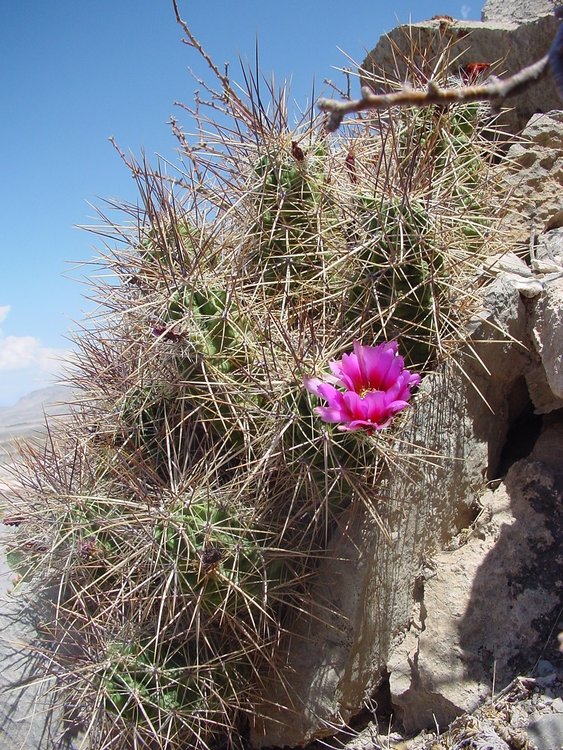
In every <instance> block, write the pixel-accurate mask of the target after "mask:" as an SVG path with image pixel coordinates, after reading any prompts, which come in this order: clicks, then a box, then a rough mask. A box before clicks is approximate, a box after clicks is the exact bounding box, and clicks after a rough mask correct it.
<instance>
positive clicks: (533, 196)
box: [503, 110, 563, 246]
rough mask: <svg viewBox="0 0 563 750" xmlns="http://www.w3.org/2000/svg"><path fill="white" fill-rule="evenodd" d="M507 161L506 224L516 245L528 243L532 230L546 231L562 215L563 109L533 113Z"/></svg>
mask: <svg viewBox="0 0 563 750" xmlns="http://www.w3.org/2000/svg"><path fill="white" fill-rule="evenodd" d="M504 164H505V165H507V168H505V169H503V177H504V181H505V185H506V191H507V193H508V194H509V199H508V202H507V205H506V208H507V216H506V219H505V220H504V225H505V227H506V229H507V232H508V233H509V234H510V235H511V237H512V241H513V242H514V243H515V244H520V245H522V246H527V244H528V241H529V237H530V232H532V231H533V232H536V233H538V232H543V231H544V230H545V229H546V228H547V227H548V226H550V222H553V221H554V220H555V221H557V217H558V215H560V214H561V215H563V190H562V184H563V111H560V110H558V111H553V112H548V113H547V114H538V115H534V116H533V117H532V118H531V120H530V122H529V123H528V125H527V126H526V128H525V130H524V132H523V133H522V140H521V141H520V142H518V143H515V144H514V145H513V146H511V147H510V149H509V151H508V153H507V155H506V160H505V162H504Z"/></svg>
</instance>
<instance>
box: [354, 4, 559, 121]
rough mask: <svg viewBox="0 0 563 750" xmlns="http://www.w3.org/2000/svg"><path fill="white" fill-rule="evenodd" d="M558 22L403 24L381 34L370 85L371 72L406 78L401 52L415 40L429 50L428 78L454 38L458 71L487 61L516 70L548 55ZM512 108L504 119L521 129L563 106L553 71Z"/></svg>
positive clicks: (367, 64) (371, 59) (550, 18)
mask: <svg viewBox="0 0 563 750" xmlns="http://www.w3.org/2000/svg"><path fill="white" fill-rule="evenodd" d="M557 23H558V22H557V19H556V18H555V16H554V15H553V14H550V15H545V16H542V17H540V18H534V19H533V20H529V21H526V22H524V23H521V24H519V23H517V22H516V21H508V20H502V21H497V20H494V21H493V20H492V21H490V22H487V23H484V22H480V21H453V22H452V23H448V22H446V21H444V20H439V19H437V20H432V21H423V22H421V23H415V24H411V25H409V26H399V27H398V28H396V29H393V31H391V32H390V33H389V34H387V35H385V36H383V37H381V39H380V40H379V42H378V43H377V45H376V47H375V48H374V49H373V50H372V51H371V52H370V53H369V55H368V56H367V58H366V59H365V60H364V62H363V64H362V71H365V73H364V75H363V82H365V83H366V84H367V85H369V75H368V74H370V73H375V74H376V75H381V74H385V73H387V76H389V74H390V72H392V74H393V76H395V75H397V74H398V78H397V80H405V76H407V72H406V67H405V65H404V63H403V62H402V60H401V53H407V50H409V49H410V48H411V44H412V42H411V39H412V40H414V46H415V48H416V49H419V50H421V51H422V50H423V51H424V56H425V58H426V60H427V62H424V61H423V60H422V58H421V59H418V60H415V62H416V64H417V67H418V69H419V70H421V71H422V72H423V73H424V74H425V75H426V77H427V78H431V77H432V71H433V68H434V66H435V65H436V63H437V62H438V60H439V58H440V55H442V54H443V50H444V45H445V44H446V42H448V41H451V42H452V43H453V47H452V50H451V55H450V59H451V60H454V59H455V64H454V65H453V67H452V73H456V71H457V70H459V69H460V68H461V67H462V66H463V65H465V64H467V63H469V62H487V63H491V64H495V63H498V65H495V74H497V75H501V74H502V76H503V77H504V76H507V75H511V74H513V73H515V72H516V71H518V70H520V69H521V68H522V67H524V66H525V65H529V64H531V63H532V62H535V61H536V60H539V58H541V57H542V56H543V55H545V53H546V52H547V50H548V49H549V47H550V45H551V42H552V41H553V38H554V36H555V31H556V29H557ZM421 54H422V53H421ZM407 80H408V77H407ZM417 83H418V85H420V82H417ZM510 107H511V108H513V109H511V110H510V111H508V112H505V113H503V114H502V116H501V118H500V123H501V124H502V125H503V126H504V127H506V128H507V129H508V131H509V132H511V133H519V132H521V131H522V130H523V128H524V127H525V125H526V123H527V122H528V121H529V119H530V117H531V116H532V115H534V114H536V113H538V112H549V111H550V110H554V109H560V108H561V100H560V98H559V96H558V94H557V91H556V89H555V86H554V84H553V81H552V80H551V78H550V76H549V75H547V76H546V77H545V78H543V79H542V80H541V82H540V83H539V84H536V85H535V86H532V87H529V88H528V89H527V90H526V91H525V92H523V93H522V94H519V95H518V96H515V97H513V98H511V100H510Z"/></svg>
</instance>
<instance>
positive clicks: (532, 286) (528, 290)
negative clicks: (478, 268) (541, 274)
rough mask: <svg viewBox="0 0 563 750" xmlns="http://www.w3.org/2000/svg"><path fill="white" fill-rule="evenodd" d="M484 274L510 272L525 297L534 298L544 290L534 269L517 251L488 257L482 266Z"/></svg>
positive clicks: (516, 286)
mask: <svg viewBox="0 0 563 750" xmlns="http://www.w3.org/2000/svg"><path fill="white" fill-rule="evenodd" d="M482 272H483V276H485V277H487V276H489V277H490V276H498V274H499V272H503V273H505V274H508V277H509V279H510V281H511V283H512V284H513V286H514V287H515V288H516V289H518V291H519V292H520V294H522V295H523V296H524V297H528V298H530V299H532V298H533V297H537V296H538V295H540V294H541V293H542V291H543V284H542V282H541V281H540V280H539V279H537V278H535V277H534V275H533V273H532V270H531V268H530V267H529V266H527V265H526V263H525V262H524V261H523V260H522V258H519V257H518V256H517V255H515V253H496V254H495V255H491V256H490V257H489V258H487V261H486V262H485V263H484V264H483V268H482Z"/></svg>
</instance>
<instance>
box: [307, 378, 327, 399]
mask: <svg viewBox="0 0 563 750" xmlns="http://www.w3.org/2000/svg"><path fill="white" fill-rule="evenodd" d="M303 385H304V386H305V388H306V389H307V390H308V391H309V393H314V394H315V396H318V395H319V386H320V385H323V381H322V380H319V378H303Z"/></svg>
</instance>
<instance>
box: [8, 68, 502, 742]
mask: <svg viewBox="0 0 563 750" xmlns="http://www.w3.org/2000/svg"><path fill="white" fill-rule="evenodd" d="M446 74H447V71H446V70H444V72H443V75H444V76H446ZM247 80H249V81H250V83H251V85H250V86H249V89H248V91H247V92H246V96H244V97H243V96H242V95H241V94H239V93H236V91H235V90H234V89H233V88H231V87H230V84H229V83H228V81H226V80H225V79H224V78H223V79H222V84H223V90H222V92H220V94H219V95H217V98H216V99H215V106H216V107H222V108H223V110H224V113H223V114H224V116H226V117H227V118H228V121H229V123H230V124H224V123H225V121H226V120H225V117H222V118H221V121H220V122H217V123H215V124H214V125H210V123H209V122H203V121H202V120H201V119H200V120H199V125H200V128H201V132H202V137H201V140H200V142H199V145H194V141H193V140H190V138H188V137H187V136H186V135H185V134H184V133H183V132H182V131H181V130H180V128H179V127H178V126H177V125H176V124H174V129H175V132H176V135H177V136H178V138H179V141H180V145H181V147H182V149H183V151H184V162H183V163H182V164H181V165H180V167H179V177H178V178H175V179H172V178H169V177H167V176H166V175H164V174H162V173H161V172H159V171H158V170H157V171H153V170H150V169H149V168H147V167H146V166H145V167H143V166H142V165H139V164H136V163H130V164H129V166H130V167H131V168H132V170H133V173H134V175H135V177H136V179H137V180H138V182H139V185H140V192H141V196H142V199H143V206H142V208H141V209H140V210H138V212H137V213H136V215H135V224H136V226H135V227H134V229H131V228H129V229H125V228H122V227H120V226H119V224H118V222H116V224H115V225H114V226H113V232H114V234H115V238H116V240H119V241H121V242H122V241H123V240H125V242H126V247H125V249H114V250H112V251H111V252H110V253H109V254H108V255H106V256H105V257H104V258H103V259H102V260H101V263H102V265H103V267H104V268H105V269H106V271H109V272H111V275H112V276H113V280H112V281H111V283H108V284H107V285H103V284H100V285H99V286H98V288H97V295H98V298H99V300H100V303H101V306H102V309H103V310H104V315H103V317H101V318H100V319H99V320H98V319H96V320H94V321H92V324H91V326H90V327H89V328H87V329H85V330H84V331H83V332H82V333H81V334H80V336H79V339H78V346H79V355H78V360H77V363H76V366H75V373H74V376H73V381H74V383H75V384H76V385H77V387H78V388H79V389H80V405H79V406H77V407H76V409H75V413H74V417H73V419H72V421H71V422H70V424H67V425H66V427H65V430H64V434H61V435H60V436H59V437H53V440H52V443H51V445H50V448H49V450H48V451H47V453H46V454H45V455H43V456H37V457H36V461H35V468H34V469H33V471H31V472H29V477H28V479H27V480H26V485H27V488H26V490H25V492H22V497H21V505H22V507H24V508H25V517H26V518H27V519H28V520H27V523H26V524H24V526H23V527H22V532H21V536H22V544H24V545H25V544H28V547H27V548H26V549H27V553H26V554H27V556H28V557H29V555H31V554H32V553H33V551H30V547H29V539H30V538H31V537H32V536H33V534H34V529H36V530H37V529H40V531H41V535H42V538H43V539H44V540H45V542H44V545H43V547H41V548H37V547H36V548H35V552H34V555H35V557H34V559H35V561H36V573H35V580H36V581H39V583H41V582H43V583H45V584H50V583H52V582H53V580H55V581H56V582H57V590H58V594H57V598H56V603H55V611H54V614H53V617H52V622H51V623H50V624H49V625H48V632H49V633H50V635H51V637H52V638H53V639H54V642H55V643H62V642H64V643H65V649H64V653H63V649H55V657H54V659H53V661H54V663H58V668H57V670H58V671H57V674H58V677H59V680H60V684H61V685H62V687H63V688H64V690H66V691H70V693H71V695H72V696H73V702H74V703H75V704H77V705H79V706H80V707H81V710H82V713H83V718H84V720H85V728H86V731H87V733H88V735H89V736H90V739H91V744H92V746H93V747H95V748H110V747H111V748H114V747H115V748H117V747H119V748H122V747H123V748H128V747H147V748H161V747H162V748H164V747H166V748H171V749H172V748H186V747H197V748H210V747H215V746H218V745H219V744H220V743H222V742H225V741H227V742H229V743H233V744H236V742H237V741H238V739H239V738H241V737H243V736H244V734H245V731H246V727H247V726H248V724H249V722H250V721H251V720H252V716H253V711H254V707H255V706H256V705H257V704H258V703H259V701H260V700H261V699H262V697H263V693H264V688H265V685H267V683H268V680H272V679H276V680H281V681H283V672H282V671H280V669H279V667H278V663H279V660H278V658H277V655H276V654H277V650H278V649H280V648H282V649H283V644H284V637H285V634H286V633H288V632H291V622H292V616H293V614H294V613H295V612H297V611H299V610H300V609H302V608H305V607H306V606H307V585H308V580H309V578H310V577H311V576H312V575H314V571H315V561H316V560H317V559H318V557H319V556H320V555H322V553H323V550H324V549H325V546H326V543H327V540H328V539H329V538H330V534H331V530H332V529H333V527H334V523H335V521H336V519H337V518H338V515H339V513H340V512H341V511H342V510H343V509H344V508H346V507H347V506H348V505H350V504H351V503H359V504H360V505H367V506H369V509H370V513H371V514H372V516H373V517H374V522H377V519H378V517H377V505H378V478H379V477H380V474H381V472H382V471H384V470H385V457H386V454H387V452H388V451H390V450H391V442H390V440H389V439H388V438H387V437H386V433H383V432H377V433H376V434H370V431H361V430H360V431H357V432H340V431H339V430H338V429H336V428H333V427H328V426H327V425H325V424H324V423H323V421H322V420H321V419H320V418H319V416H318V415H317V414H316V413H315V411H314V408H315V407H316V406H317V405H318V400H317V398H316V397H315V396H314V395H312V394H311V393H309V392H307V390H306V389H305V388H304V378H308V377H311V376H313V375H315V374H322V373H324V372H326V371H327V365H328V362H329V360H333V359H335V358H337V357H340V356H341V355H342V353H343V352H346V351H350V350H351V348H352V344H353V342H354V341H359V342H362V343H363V344H366V345H372V344H375V343H380V342H382V341H385V340H391V339H394V340H396V341H397V342H398V345H399V349H400V351H401V353H402V354H403V355H404V356H405V358H406V360H407V363H408V366H409V367H410V368H411V369H412V370H416V371H419V372H422V373H423V372H424V371H426V370H428V368H431V367H433V366H434V365H435V364H436V363H437V362H439V361H440V360H441V359H443V358H444V357H446V356H447V355H448V354H449V352H451V351H452V350H454V349H455V347H456V346H457V345H458V344H459V342H460V340H462V339H463V323H464V321H465V319H466V317H467V314H468V311H469V310H470V308H471V304H472V294H471V286H470V284H469V280H470V279H471V277H472V274H473V272H474V269H475V268H476V266H477V265H478V264H479V261H480V259H481V256H482V255H483V253H485V252H486V251H487V250H486V248H485V239H487V238H488V228H487V221H486V218H485V217H487V216H490V215H491V204H490V202H489V198H488V191H489V162H490V151H491V146H490V142H489V141H487V140H486V139H485V137H484V136H483V134H482V126H483V123H482V122H481V121H480V115H479V112H478V110H477V109H476V108H475V107H474V106H473V105H464V106H463V107H461V108H459V109H457V110H452V111H451V112H450V111H447V110H446V111H439V112H438V111H436V112H434V111H432V112H426V111H425V112H420V111H415V110H404V111H401V112H397V113H393V115H392V116H390V117H389V118H388V119H385V120H382V119H372V118H365V117H364V118H360V119H357V120H355V121H354V122H352V123H351V124H350V125H349V126H348V127H347V128H346V127H345V128H343V130H342V132H341V133H340V134H339V135H338V136H329V135H327V133H326V132H325V129H324V126H323V121H322V118H317V117H315V116H313V115H312V114H311V115H310V116H309V119H308V121H306V124H301V125H296V126H295V127H291V126H290V124H289V122H288V117H287V114H286V110H285V101H284V100H283V99H282V100H279V99H277V98H276V97H275V96H274V94H273V92H272V91H271V92H270V94H271V95H272V96H271V98H272V101H271V103H270V106H269V107H265V106H264V105H263V104H262V102H264V100H265V96H264V94H263V93H262V94H260V93H259V92H258V91H257V87H256V84H255V83H254V81H255V80H256V79H254V78H253V77H252V76H248V77H247ZM198 111H199V110H198ZM198 116H199V117H200V118H201V114H199V115H198ZM212 127H213V128H214V135H212V133H211V132H210V130H211V128H212ZM204 130H205V143H204V142H203V131H204ZM125 210H126V211H127V212H128V214H131V212H133V213H135V209H134V208H132V207H126V209H125ZM108 232H109V230H107V231H106V234H107V233H108ZM412 382H414V381H412ZM401 419H403V417H399V418H398V419H397V422H396V424H395V425H394V426H393V428H390V429H392V430H393V431H394V434H397V429H400V422H401ZM395 460H396V457H395ZM29 463H30V464H32V463H33V462H32V460H31V459H30V461H29ZM20 510H21V508H20ZM46 627H47V626H46ZM68 644H72V648H71V649H70V652H71V653H70V654H69V647H68Z"/></svg>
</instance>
